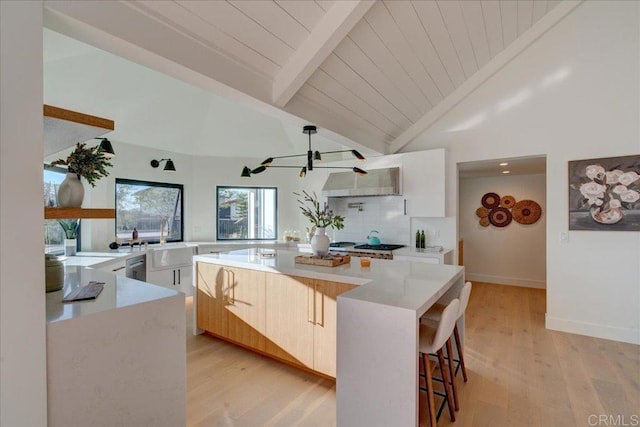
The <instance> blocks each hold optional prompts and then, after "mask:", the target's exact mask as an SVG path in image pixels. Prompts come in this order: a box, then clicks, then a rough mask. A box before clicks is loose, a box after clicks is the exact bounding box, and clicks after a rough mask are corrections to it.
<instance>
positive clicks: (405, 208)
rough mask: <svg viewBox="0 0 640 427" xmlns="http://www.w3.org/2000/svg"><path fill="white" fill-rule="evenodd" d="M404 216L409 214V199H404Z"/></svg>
mask: <svg viewBox="0 0 640 427" xmlns="http://www.w3.org/2000/svg"><path fill="white" fill-rule="evenodd" d="M404 214H405V215H406V214H407V199H404Z"/></svg>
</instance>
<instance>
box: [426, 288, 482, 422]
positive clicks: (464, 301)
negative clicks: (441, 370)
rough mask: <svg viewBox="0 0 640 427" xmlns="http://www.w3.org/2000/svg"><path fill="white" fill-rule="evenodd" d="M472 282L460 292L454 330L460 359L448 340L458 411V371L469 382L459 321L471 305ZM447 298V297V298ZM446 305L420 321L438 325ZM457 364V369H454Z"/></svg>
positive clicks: (457, 408) (434, 306) (435, 306)
mask: <svg viewBox="0 0 640 427" xmlns="http://www.w3.org/2000/svg"><path fill="white" fill-rule="evenodd" d="M471 286H472V285H471V282H466V283H465V284H464V286H462V289H461V290H460V294H459V295H458V299H459V300H460V307H459V309H458V316H457V317H456V324H455V326H454V328H453V339H454V341H455V343H456V349H457V351H458V359H455V358H454V357H453V351H452V349H451V340H447V357H448V362H449V363H448V366H449V376H450V377H451V389H452V394H453V403H454V407H455V409H456V411H459V410H460V403H459V402H458V390H457V387H456V376H457V375H458V371H459V370H460V368H462V378H463V379H464V382H467V368H466V366H465V364H464V353H463V351H462V342H461V340H460V333H459V332H458V323H457V320H458V319H459V318H460V317H462V315H463V314H464V312H465V310H466V309H467V305H469V297H470V296H471ZM445 298H446V297H445ZM445 307H446V306H445V305H443V304H442V303H436V304H434V305H433V306H431V308H429V310H427V312H426V313H425V314H423V315H422V318H421V319H420V321H421V322H423V323H426V324H431V325H434V324H438V323H439V322H440V319H441V318H442V313H443V311H444V309H445ZM454 362H455V364H456V365H455V368H454V365H453V364H454Z"/></svg>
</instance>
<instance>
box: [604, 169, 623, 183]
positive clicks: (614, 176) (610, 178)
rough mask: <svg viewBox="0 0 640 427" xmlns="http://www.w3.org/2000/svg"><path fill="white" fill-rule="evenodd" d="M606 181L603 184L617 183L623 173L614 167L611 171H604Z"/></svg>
mask: <svg viewBox="0 0 640 427" xmlns="http://www.w3.org/2000/svg"><path fill="white" fill-rule="evenodd" d="M604 174H605V175H606V177H607V178H606V181H605V184H617V183H618V182H619V179H620V177H621V176H622V175H623V174H624V172H622V171H621V170H620V169H614V170H612V171H611V172H605V173H604Z"/></svg>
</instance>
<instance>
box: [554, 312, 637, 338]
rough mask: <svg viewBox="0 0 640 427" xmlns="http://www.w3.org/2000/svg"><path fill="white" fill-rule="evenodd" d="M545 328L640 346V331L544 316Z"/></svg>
mask: <svg viewBox="0 0 640 427" xmlns="http://www.w3.org/2000/svg"><path fill="white" fill-rule="evenodd" d="M545 327H546V328H547V329H551V330H554V331H560V332H569V333H572V334H578V335H586V336H589V337H594V338H604V339H607V340H612V341H621V342H626V343H629V344H640V330H638V329H632V328H619V327H615V326H607V325H600V324H597V323H589V322H578V321H576V320H569V319H560V318H558V317H553V316H549V314H546V315H545Z"/></svg>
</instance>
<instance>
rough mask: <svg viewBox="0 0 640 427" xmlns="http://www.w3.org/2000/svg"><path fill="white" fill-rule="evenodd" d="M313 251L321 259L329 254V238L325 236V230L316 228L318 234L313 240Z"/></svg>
mask: <svg viewBox="0 0 640 427" xmlns="http://www.w3.org/2000/svg"><path fill="white" fill-rule="evenodd" d="M311 251H312V252H313V254H314V255H315V256H319V257H323V256H325V255H327V254H328V253H329V237H327V235H326V234H325V231H324V228H316V232H315V234H314V235H313V237H312V238H311Z"/></svg>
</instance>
